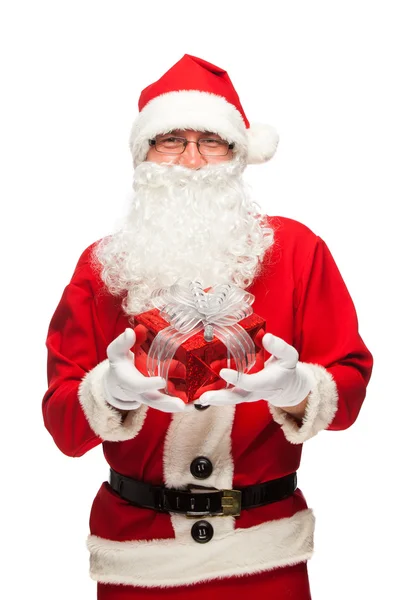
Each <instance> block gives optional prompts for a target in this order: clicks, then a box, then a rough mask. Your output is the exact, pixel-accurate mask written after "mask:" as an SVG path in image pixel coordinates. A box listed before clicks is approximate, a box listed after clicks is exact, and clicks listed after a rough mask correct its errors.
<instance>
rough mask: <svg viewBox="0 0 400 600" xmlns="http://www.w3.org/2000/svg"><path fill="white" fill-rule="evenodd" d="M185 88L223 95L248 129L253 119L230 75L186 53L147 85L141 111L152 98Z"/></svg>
mask: <svg viewBox="0 0 400 600" xmlns="http://www.w3.org/2000/svg"><path fill="white" fill-rule="evenodd" d="M182 90H197V91H199V92H208V93H210V94H215V95H217V96H222V97H223V98H225V99H226V100H227V102H229V103H230V104H233V106H234V107H235V108H236V109H237V110H238V111H239V112H240V114H241V115H242V117H243V121H244V123H245V125H246V127H247V128H249V127H250V124H249V121H248V119H247V117H246V115H245V113H244V110H243V107H242V105H241V104H240V100H239V96H238V94H237V92H236V90H235V88H234V87H233V84H232V82H231V80H230V79H229V75H228V73H227V72H226V71H224V69H220V68H219V67H216V66H215V65H212V64H211V63H209V62H207V61H205V60H203V59H201V58H197V57H196V56H190V55H189V54H185V55H184V56H183V57H182V58H181V59H180V60H179V61H178V62H177V63H176V64H175V65H174V66H173V67H171V68H170V69H168V71H167V72H166V73H165V74H164V75H163V76H162V77H160V79H158V81H156V82H154V83H152V84H151V85H149V86H147V87H146V88H145V89H144V90H143V91H142V93H141V95H140V98H139V111H141V110H142V109H143V108H144V107H145V106H146V104H147V103H148V102H150V100H153V99H154V98H156V97H157V96H161V94H167V93H168V92H179V91H182Z"/></svg>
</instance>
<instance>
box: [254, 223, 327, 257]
mask: <svg viewBox="0 0 400 600" xmlns="http://www.w3.org/2000/svg"><path fill="white" fill-rule="evenodd" d="M264 223H266V226H267V227H270V228H271V229H272V230H273V235H274V242H273V245H272V247H271V254H270V259H271V260H272V261H274V260H275V259H278V258H280V257H281V256H282V254H285V255H286V256H296V258H297V260H296V262H302V261H304V260H305V259H306V258H307V257H308V256H310V254H312V253H313V252H314V251H315V249H316V247H317V246H318V245H319V243H320V242H321V241H322V240H321V238H320V237H319V236H318V235H317V234H316V233H314V231H312V230H311V229H310V228H309V227H307V225H304V224H303V223H300V221H296V220H295V219H290V218H288V217H281V216H266V217H265V218H264Z"/></svg>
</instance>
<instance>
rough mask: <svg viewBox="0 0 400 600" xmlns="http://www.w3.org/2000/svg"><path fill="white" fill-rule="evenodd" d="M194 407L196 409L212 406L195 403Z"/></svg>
mask: <svg viewBox="0 0 400 600" xmlns="http://www.w3.org/2000/svg"><path fill="white" fill-rule="evenodd" d="M194 407H195V409H196V410H206V408H210V405H209V404H205V405H204V406H202V405H201V404H195V405H194Z"/></svg>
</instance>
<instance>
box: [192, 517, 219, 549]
mask: <svg viewBox="0 0 400 600" xmlns="http://www.w3.org/2000/svg"><path fill="white" fill-rule="evenodd" d="M191 533H192V538H193V539H194V541H195V542H198V543H199V544H206V543H207V542H209V541H210V540H211V539H212V537H213V535H214V528H213V526H212V525H211V523H209V522H208V521H196V523H195V524H194V525H193V527H192V532H191Z"/></svg>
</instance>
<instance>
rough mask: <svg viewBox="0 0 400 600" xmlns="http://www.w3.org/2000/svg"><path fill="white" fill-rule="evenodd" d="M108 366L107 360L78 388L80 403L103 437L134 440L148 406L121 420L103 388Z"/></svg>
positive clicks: (112, 439) (99, 434) (90, 373)
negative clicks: (108, 401) (109, 402)
mask: <svg viewBox="0 0 400 600" xmlns="http://www.w3.org/2000/svg"><path fill="white" fill-rule="evenodd" d="M107 369H108V359H107V360H104V361H103V362H101V363H99V364H98V365H97V366H96V367H94V369H92V370H91V371H89V373H87V375H85V377H84V378H83V379H82V383H81V384H80V386H79V389H78V396H79V402H80V403H81V406H82V408H83V412H84V413H85V415H86V418H87V420H88V421H89V425H90V427H91V428H92V429H93V431H94V432H95V433H96V434H97V435H98V436H99V437H100V438H101V439H102V440H107V441H109V442H123V441H125V440H131V439H132V438H134V437H135V436H136V435H137V434H138V433H139V431H140V430H141V428H142V426H143V423H144V420H145V417H146V413H147V406H144V405H143V406H140V407H139V408H138V409H136V410H131V411H130V412H129V413H128V414H127V416H126V417H125V420H124V421H123V422H122V417H121V413H120V412H119V411H118V410H116V409H115V408H113V407H112V406H110V405H109V404H108V403H107V399H106V395H105V392H104V387H103V377H104V374H105V372H106V370H107Z"/></svg>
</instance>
